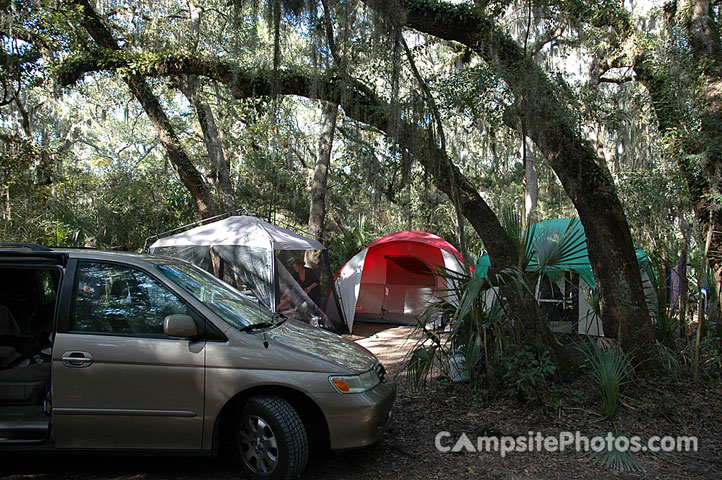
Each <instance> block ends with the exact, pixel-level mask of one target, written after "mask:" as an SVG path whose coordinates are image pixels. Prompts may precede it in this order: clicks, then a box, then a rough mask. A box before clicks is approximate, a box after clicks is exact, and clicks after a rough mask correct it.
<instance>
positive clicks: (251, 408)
mask: <svg viewBox="0 0 722 480" xmlns="http://www.w3.org/2000/svg"><path fill="white" fill-rule="evenodd" d="M233 447H234V448H233V452H234V454H235V455H234V456H235V457H236V459H237V462H238V463H239V465H240V467H241V469H242V470H243V473H244V475H245V476H246V477H248V478H250V479H253V480H277V479H278V480H280V479H284V480H285V479H291V478H298V477H299V476H300V475H301V473H302V472H303V470H304V468H306V460H307V459H308V436H307V435H306V429H305V428H304V426H303V422H302V421H301V417H299V416H298V413H297V412H296V410H295V409H294V408H293V406H291V404H290V403H288V402H287V401H286V400H284V399H282V398H280V397H276V396H271V395H268V396H260V397H253V398H251V399H249V400H248V401H247V402H246V403H245V405H244V406H243V410H242V411H241V414H240V419H239V420H238V423H237V424H236V429H235V442H234V445H233Z"/></svg>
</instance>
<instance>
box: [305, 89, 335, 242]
mask: <svg viewBox="0 0 722 480" xmlns="http://www.w3.org/2000/svg"><path fill="white" fill-rule="evenodd" d="M337 117H338V105H337V104H335V103H329V102H323V119H322V121H321V137H320V138H319V141H318V160H317V161H316V168H314V170H313V183H312V184H311V211H310V214H309V216H308V229H309V230H310V233H311V235H313V237H314V238H315V239H316V240H318V241H319V242H322V241H323V235H324V221H325V219H326V186H327V184H328V169H329V166H330V165H331V150H332V149H333V135H334V132H335V131H336V118H337Z"/></svg>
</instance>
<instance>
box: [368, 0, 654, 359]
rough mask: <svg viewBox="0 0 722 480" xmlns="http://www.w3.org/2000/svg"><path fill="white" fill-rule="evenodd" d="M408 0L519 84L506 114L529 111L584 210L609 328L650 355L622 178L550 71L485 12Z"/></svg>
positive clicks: (424, 23) (389, 12) (431, 28)
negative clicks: (617, 181)
mask: <svg viewBox="0 0 722 480" xmlns="http://www.w3.org/2000/svg"><path fill="white" fill-rule="evenodd" d="M362 1H363V2H364V3H366V4H367V5H369V6H371V7H372V8H374V9H376V10H378V11H380V12H381V13H385V14H386V16H387V18H388V19H393V18H398V14H396V16H395V17H394V16H393V15H394V12H393V9H394V6H393V4H389V2H385V1H383V0H362ZM401 5H402V6H403V7H404V8H405V9H406V18H405V19H404V21H405V25H406V26H407V27H409V28H413V29H415V30H418V31H420V32H424V33H427V34H430V35H433V36H435V37H438V38H442V39H445V40H451V41H456V42H459V43H461V44H463V45H465V46H467V47H469V48H470V49H471V50H473V51H474V52H476V53H477V54H478V55H479V56H480V57H481V58H482V59H484V60H485V61H486V62H488V63H489V64H491V65H494V66H496V67H497V70H498V72H499V74H500V75H501V76H502V77H503V78H504V80H505V81H506V83H507V84H508V85H509V87H510V88H511V89H512V90H513V91H514V93H515V96H516V104H515V106H514V108H510V109H508V110H507V111H506V112H505V121H506V123H507V124H508V125H509V126H511V127H512V128H518V125H519V121H518V120H519V118H520V117H522V122H521V123H522V124H523V125H525V127H526V129H527V130H528V131H527V135H528V136H529V137H530V138H532V139H533V140H534V143H535V144H536V145H537V146H538V147H539V149H540V150H541V151H542V152H543V153H544V155H545V156H546V158H547V159H548V161H549V163H550V165H551V167H552V168H553V169H554V171H555V172H556V174H557V177H558V178H559V180H560V181H561V182H562V185H563V186H564V190H565V191H566V192H567V195H569V197H570V198H571V200H572V202H573V203H574V206H575V207H576V209H577V212H578V213H579V218H580V220H581V222H582V225H583V226H584V229H585V231H586V234H587V245H588V248H589V259H590V261H591V264H592V269H593V271H594V276H595V279H596V281H597V290H598V292H599V297H600V307H601V313H602V322H603V325H604V333H605V335H607V336H609V337H614V338H617V339H618V340H619V343H620V344H621V346H622V348H624V349H625V350H626V351H629V352H633V354H635V355H637V356H638V357H639V359H640V360H641V359H644V358H645V357H646V355H647V353H648V350H649V349H648V347H649V345H650V344H651V343H652V341H653V338H654V333H653V330H652V324H651V321H650V317H649V312H648V310H647V304H646V301H645V297H644V290H643V288H642V280H641V276H640V273H639V266H638V264H637V259H636V255H635V252H634V247H633V243H632V236H631V234H630V232H629V226H628V224H627V219H626V217H625V215H624V210H623V208H622V205H621V203H620V201H619V198H618V197H617V195H616V191H615V188H614V183H613V182H612V179H611V178H610V177H608V176H607V175H606V174H605V172H604V170H603V169H602V168H600V166H599V164H598V163H597V160H598V159H597V156H596V153H595V151H594V149H593V148H592V146H591V145H590V144H589V142H587V141H586V140H584V139H583V138H581V136H580V135H579V133H578V129H577V125H576V121H575V117H574V115H573V112H571V111H570V110H569V108H568V106H567V105H565V104H563V103H562V102H561V101H559V100H558V98H559V94H558V92H557V91H556V89H555V87H554V86H553V84H552V83H551V82H550V80H549V78H548V77H547V76H546V74H545V73H544V72H543V71H541V70H540V69H539V67H538V66H537V65H535V64H534V62H533V61H532V60H531V59H529V58H527V57H525V55H524V52H523V51H522V49H521V48H520V47H519V45H517V44H516V42H514V40H512V39H511V38H510V37H509V36H508V35H506V34H505V33H504V32H503V31H501V30H500V29H499V28H498V27H497V26H496V25H495V24H494V23H493V21H492V20H490V19H489V18H487V17H485V16H483V15H482V14H480V13H479V12H478V11H473V10H471V9H469V8H468V6H466V5H452V4H447V3H443V2H442V3H439V2H435V1H424V0H401ZM491 261H492V262H494V259H493V258H491Z"/></svg>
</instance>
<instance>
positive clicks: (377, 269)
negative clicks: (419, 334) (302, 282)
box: [336, 230, 464, 331]
mask: <svg viewBox="0 0 722 480" xmlns="http://www.w3.org/2000/svg"><path fill="white" fill-rule="evenodd" d="M441 268H444V269H446V270H449V271H452V272H455V273H462V272H463V270H464V268H463V258H462V257H461V254H460V253H459V251H458V250H456V249H455V248H454V247H453V246H452V245H451V244H449V243H448V242H446V241H445V240H444V239H442V238H440V237H437V236H436V235H433V234H431V233H426V232H421V231H418V230H406V231H402V232H396V233H392V234H390V235H386V236H385V237H381V238H379V239H378V240H376V241H374V242H372V243H371V244H369V245H368V246H367V247H366V248H364V249H363V250H362V251H361V252H359V253H358V254H356V255H355V256H354V257H353V258H352V259H351V260H349V261H348V262H347V263H346V265H344V266H343V268H341V270H340V271H339V273H338V275H337V276H336V289H337V290H338V294H339V296H340V298H341V306H342V309H343V311H344V315H345V317H346V322H347V323H348V329H349V331H351V330H352V328H353V323H354V319H355V318H363V319H364V320H366V321H372V322H374V321H376V322H384V323H401V324H408V323H411V322H412V321H413V318H414V316H416V315H418V314H419V313H421V311H422V310H423V308H424V307H425V306H426V305H428V303H429V302H430V301H434V300H437V299H439V298H441V297H445V298H446V299H447V300H448V301H451V302H452V303H457V302H458V300H457V299H456V297H455V295H454V294H453V292H452V291H450V289H449V288H448V286H447V284H446V279H445V278H443V277H442V276H439V275H435V272H436V271H438V270H440V269H441Z"/></svg>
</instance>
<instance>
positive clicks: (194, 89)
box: [178, 78, 238, 212]
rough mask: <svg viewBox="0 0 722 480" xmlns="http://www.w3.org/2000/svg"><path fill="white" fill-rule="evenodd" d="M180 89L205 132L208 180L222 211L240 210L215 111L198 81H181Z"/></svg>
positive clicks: (179, 83)
mask: <svg viewBox="0 0 722 480" xmlns="http://www.w3.org/2000/svg"><path fill="white" fill-rule="evenodd" d="M178 88H179V89H180V91H181V92H182V93H183V95H184V96H185V97H186V98H187V99H188V101H189V102H191V105H193V108H194V109H195V111H196V115H197V116H198V123H199V124H200V126H201V131H202V132H203V140H204V142H205V144H206V150H207V151H208V159H209V160H210V165H211V168H210V171H209V173H208V176H207V177H206V178H207V179H208V182H209V183H210V184H211V185H213V186H214V187H215V188H216V191H217V193H218V200H219V202H220V205H221V210H223V211H224V212H230V211H232V210H236V209H237V208H238V203H237V202H236V195H235V191H234V190H233V185H232V184H231V178H230V170H231V169H230V166H229V165H228V160H227V159H226V152H225V150H224V148H223V143H222V142H221V138H220V135H219V133H218V126H217V125H216V119H215V117H214V116H213V110H211V106H210V105H208V102H206V101H205V100H203V95H202V94H201V90H200V88H201V87H200V83H199V82H198V79H195V78H190V79H187V80H186V81H179V82H178Z"/></svg>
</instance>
